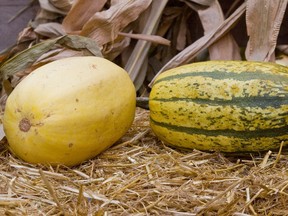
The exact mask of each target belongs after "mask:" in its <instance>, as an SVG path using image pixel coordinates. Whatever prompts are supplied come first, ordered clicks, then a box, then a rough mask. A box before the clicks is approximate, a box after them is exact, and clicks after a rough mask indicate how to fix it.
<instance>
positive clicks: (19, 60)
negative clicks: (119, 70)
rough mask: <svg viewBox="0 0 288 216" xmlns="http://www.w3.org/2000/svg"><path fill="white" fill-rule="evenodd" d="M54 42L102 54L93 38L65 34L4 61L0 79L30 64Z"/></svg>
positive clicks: (49, 48) (51, 47)
mask: <svg viewBox="0 0 288 216" xmlns="http://www.w3.org/2000/svg"><path fill="white" fill-rule="evenodd" d="M56 44H60V45H62V46H64V47H68V48H71V49H76V50H79V49H87V50H89V52H90V53H92V54H93V55H95V56H102V55H101V51H100V49H99V47H98V46H97V44H96V43H95V42H94V41H93V40H91V39H89V38H85V37H81V36H76V35H66V36H62V37H58V38H56V39H50V40H46V41H44V42H42V43H39V44H36V45H34V46H32V47H31V48H29V49H26V50H24V51H22V52H20V53H18V54H17V55H15V56H14V57H13V58H10V59H8V60H7V61H5V62H4V63H3V64H2V65H1V67H0V80H1V81H3V80H6V79H8V78H9V77H10V76H12V75H14V74H15V73H17V72H19V71H22V70H24V69H26V68H27V67H29V66H31V65H32V64H33V63H34V62H35V61H36V60H37V59H38V58H39V57H40V56H42V55H43V54H45V53H46V52H48V51H49V50H52V49H53V48H55V45H56Z"/></svg>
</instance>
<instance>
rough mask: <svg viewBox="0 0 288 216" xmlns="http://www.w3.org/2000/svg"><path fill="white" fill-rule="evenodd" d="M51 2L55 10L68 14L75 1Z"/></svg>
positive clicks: (60, 0)
mask: <svg viewBox="0 0 288 216" xmlns="http://www.w3.org/2000/svg"><path fill="white" fill-rule="evenodd" d="M49 2H50V4H52V5H53V6H54V7H55V8H58V9H60V10H62V11H65V12H68V11H69V10H70V9H71V7H72V3H73V0H49Z"/></svg>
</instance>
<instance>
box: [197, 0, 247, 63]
mask: <svg viewBox="0 0 288 216" xmlns="http://www.w3.org/2000/svg"><path fill="white" fill-rule="evenodd" d="M197 12H198V14H199V17H200V20H201V23H202V26H203V28H204V34H207V33H209V32H211V31H213V29H215V27H216V28H217V26H219V25H221V24H222V23H223V21H224V14H223V11H222V9H221V6H220V4H219V2H218V1H217V0H215V1H211V4H210V5H209V7H207V8H206V9H203V10H197ZM208 49H209V54H210V59H211V60H240V59H241V56H240V51H239V47H238V46H237V44H236V42H235V40H234V38H233V37H232V35H231V34H230V33H227V34H225V35H223V36H222V37H221V38H220V39H219V40H218V41H216V42H215V43H214V44H212V45H211V46H210V47H209V48H208Z"/></svg>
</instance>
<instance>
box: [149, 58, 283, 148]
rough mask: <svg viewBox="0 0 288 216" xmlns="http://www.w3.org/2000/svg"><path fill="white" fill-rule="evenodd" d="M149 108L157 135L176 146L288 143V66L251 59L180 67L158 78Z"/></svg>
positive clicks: (237, 146)
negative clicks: (252, 60)
mask: <svg viewBox="0 0 288 216" xmlns="http://www.w3.org/2000/svg"><path fill="white" fill-rule="evenodd" d="M149 108H150V125H151V127H152V129H153V131H154V133H155V134H156V135H157V136H158V137H159V138H160V139H161V140H163V141H165V142H166V143H168V144H170V145H173V146H176V147H183V148H191V149H198V150H204V151H222V152H243V151H245V152H247V151H248V152H253V151H267V150H270V149H271V150H274V149H278V148H279V146H280V144H281V142H282V141H284V145H285V144H286V145H287V144H288V68H287V67H285V66H281V65H277V64H273V63H264V62H248V61H208V62H200V63H193V64H189V65H185V66H181V67H177V68H174V69H171V70H168V71H166V72H163V73H162V74H160V75H159V76H158V77H157V79H156V80H155V82H154V85H153V87H152V90H151V93H150V96H149ZM285 141H286V142H285Z"/></svg>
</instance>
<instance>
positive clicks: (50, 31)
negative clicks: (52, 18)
mask: <svg viewBox="0 0 288 216" xmlns="http://www.w3.org/2000/svg"><path fill="white" fill-rule="evenodd" d="M34 31H35V32H36V33H37V34H40V35H42V36H46V37H48V38H55V37H59V36H62V35H65V32H64V30H63V27H62V25H61V24H60V23H56V22H50V23H43V24H40V25H38V26H37V27H36V28H35V29H34Z"/></svg>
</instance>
